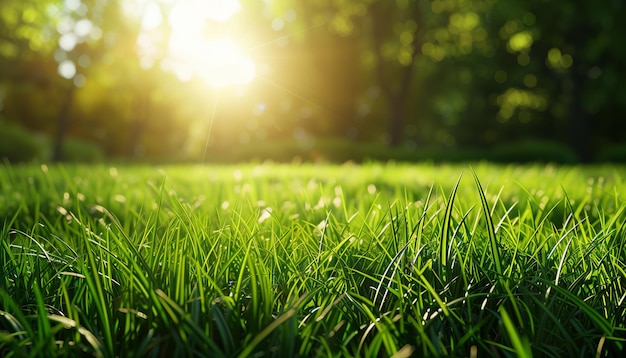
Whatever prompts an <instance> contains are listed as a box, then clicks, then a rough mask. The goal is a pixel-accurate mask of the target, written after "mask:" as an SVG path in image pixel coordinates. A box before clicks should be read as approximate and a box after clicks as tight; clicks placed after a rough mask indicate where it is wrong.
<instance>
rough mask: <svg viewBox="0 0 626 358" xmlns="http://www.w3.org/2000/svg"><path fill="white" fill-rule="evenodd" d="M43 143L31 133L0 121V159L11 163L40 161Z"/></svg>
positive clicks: (15, 125)
mask: <svg viewBox="0 0 626 358" xmlns="http://www.w3.org/2000/svg"><path fill="white" fill-rule="evenodd" d="M42 154H43V143H42V141H41V140H40V139H39V138H37V137H36V136H35V135H34V134H33V133H31V132H29V131H28V130H26V129H24V128H22V127H21V126H19V125H17V124H13V123H6V122H2V121H0V159H5V160H8V161H9V162H12V163H19V162H27V161H32V160H35V159H40V158H41V156H42Z"/></svg>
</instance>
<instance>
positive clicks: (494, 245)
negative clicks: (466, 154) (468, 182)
mask: <svg viewBox="0 0 626 358" xmlns="http://www.w3.org/2000/svg"><path fill="white" fill-rule="evenodd" d="M472 174H473V175H474V180H475V181H476V187H477V188H478V194H480V202H481V204H482V208H483V213H484V214H485V221H486V222H487V234H488V235H489V247H490V249H491V255H492V257H493V262H494V265H495V268H496V273H497V274H498V280H499V281H500V280H502V278H503V271H502V261H500V248H499V247H498V240H497V238H496V229H495V227H494V225H493V219H492V218H491V214H490V211H489V203H487V198H486V197H485V192H484V191H483V187H482V185H480V180H478V175H476V172H475V171H474V170H473V169H472Z"/></svg>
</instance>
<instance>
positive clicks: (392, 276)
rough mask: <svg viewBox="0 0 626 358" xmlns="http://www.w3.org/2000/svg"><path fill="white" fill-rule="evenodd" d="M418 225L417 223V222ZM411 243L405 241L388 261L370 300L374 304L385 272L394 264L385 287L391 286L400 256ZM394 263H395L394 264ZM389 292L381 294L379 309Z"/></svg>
mask: <svg viewBox="0 0 626 358" xmlns="http://www.w3.org/2000/svg"><path fill="white" fill-rule="evenodd" d="M424 217H425V216H424V215H422V216H421V217H420V219H419V220H420V221H421V220H423V219H424ZM418 225H419V223H418ZM410 243H411V240H409V241H407V243H406V244H404V246H403V247H402V248H401V249H400V250H399V251H398V252H397V253H396V255H395V256H394V257H393V258H392V259H391V262H389V265H387V267H386V268H385V271H384V272H383V275H382V277H381V279H380V281H379V282H378V286H377V287H376V294H375V295H374V299H373V300H372V301H373V303H374V304H376V300H377V299H378V294H379V292H380V289H381V288H382V285H383V282H384V281H385V278H387V273H388V272H389V270H390V269H391V267H392V266H394V268H393V273H392V274H391V275H390V276H389V277H388V284H387V287H390V286H391V282H392V281H393V278H394V276H395V274H396V272H397V270H398V266H399V265H400V261H401V259H402V256H403V255H404V253H405V251H406V249H407V248H408V247H409V244H410ZM394 263H395V265H394ZM388 292H389V290H385V293H384V294H383V297H382V298H381V300H380V306H379V307H378V309H379V310H382V309H383V305H384V303H385V299H386V298H387V293H388Z"/></svg>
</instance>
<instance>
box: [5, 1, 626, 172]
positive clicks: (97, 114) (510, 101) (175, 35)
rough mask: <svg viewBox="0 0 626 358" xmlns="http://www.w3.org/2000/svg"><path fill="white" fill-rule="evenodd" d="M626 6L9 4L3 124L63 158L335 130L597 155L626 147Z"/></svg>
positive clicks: (217, 147) (403, 143) (192, 152)
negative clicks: (81, 144) (532, 142)
mask: <svg viewBox="0 0 626 358" xmlns="http://www.w3.org/2000/svg"><path fill="white" fill-rule="evenodd" d="M625 14H626V6H625V5H624V4H623V2H622V1H618V0H607V1H603V2H589V1H582V0H575V1H567V2H565V1H552V2H549V1H544V0H530V1H528V0H524V1H522V0H394V1H391V0H310V1H296V0H273V1H263V2H259V1H251V0H241V1H235V0H234V1H216V0H214V1H213V0H212V1H198V0H132V1H121V0H4V1H2V2H1V3H0V121H2V122H10V123H17V124H19V125H21V126H22V127H24V128H26V129H28V130H29V131H31V132H33V133H37V134H38V135H40V136H43V137H45V138H48V140H49V141H50V143H52V144H51V148H52V150H51V155H52V157H53V158H55V159H62V155H63V154H62V153H63V152H62V143H63V141H64V140H65V139H67V138H78V139H81V140H83V141H87V142H89V143H93V144H94V145H97V146H98V147H100V148H101V149H102V151H103V152H104V153H105V154H106V155H108V156H112V157H128V156H130V157H137V156H139V157H149V158H155V157H168V158H173V157H188V158H199V157H200V156H202V155H203V153H204V152H205V151H207V150H208V151H210V152H212V153H220V152H226V151H229V150H233V149H234V148H236V147H237V146H241V145H254V144H255V143H266V142H277V141H295V142H297V143H298V145H299V146H307V145H310V143H312V142H314V141H316V140H320V139H328V138H333V139H343V140H346V141H356V142H361V143H376V144H379V145H389V146H398V147H408V148H415V150H417V151H419V150H426V149H433V148H492V147H495V146H498V145H502V144H507V143H511V142H515V141H523V140H527V139H540V140H544V141H551V142H554V143H561V144H563V145H566V146H569V147H570V148H572V149H573V150H574V152H575V153H576V155H577V156H578V159H579V160H581V161H591V160H593V159H594V158H595V153H597V152H598V151H599V150H601V149H602V148H603V147H605V146H607V145H610V144H615V143H623V142H624V141H625V140H626V125H625V124H624V121H622V120H621V118H620V117H621V116H622V115H623V113H626V112H625V109H626V85H625V84H624V81H623V78H622V72H623V63H624V62H625V61H626V46H623V45H624V36H623V35H624V34H626V28H625V26H626V25H625V24H624V22H623V21H620V19H621V18H622V17H623V16H624V15H625ZM246 66H247V67H246ZM228 76H231V77H228ZM228 81H232V82H233V83H229V82H228ZM216 84H217V85H216ZM226 85H228V86H226Z"/></svg>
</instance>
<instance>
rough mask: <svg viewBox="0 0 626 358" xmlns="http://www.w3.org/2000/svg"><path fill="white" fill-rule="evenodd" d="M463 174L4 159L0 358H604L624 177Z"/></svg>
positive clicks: (618, 257)
mask: <svg viewBox="0 0 626 358" xmlns="http://www.w3.org/2000/svg"><path fill="white" fill-rule="evenodd" d="M463 169H464V168H462V167H460V166H447V165H420V166H410V165H399V164H386V165H381V164H369V165H364V166H356V165H352V164H346V165H342V166H329V165H319V164H318V165H312V164H311V165H278V164H274V165H268V164H265V165H242V166H210V167H209V166H170V167H165V168H162V169H155V168H152V167H130V166H122V167H106V166H101V165H96V166H74V165H66V166H60V165H59V166H46V165H42V166H10V165H5V166H3V167H2V170H0V222H2V226H0V237H2V240H0V270H1V272H3V273H4V274H3V275H0V352H1V353H2V354H3V355H4V356H9V357H10V356H26V355H30V356H38V355H41V356H76V355H84V354H88V355H93V356H100V357H109V356H110V357H114V356H160V355H165V354H167V355H176V356H195V355H203V356H206V355H211V356H228V357H232V356H242V357H243V356H251V355H259V356H260V355H275V356H381V355H383V356H392V355H394V354H399V355H402V356H409V355H414V356H470V355H472V354H473V353H475V354H477V355H478V356H490V355H496V356H509V355H514V354H517V355H520V356H531V355H534V356H578V355H583V356H589V355H592V356H593V355H596V354H598V355H600V356H620V355H622V354H623V352H624V349H625V348H624V344H626V341H625V340H624V336H625V334H626V313H625V312H626V309H625V308H626V306H625V299H626V287H625V286H624V282H625V280H626V272H625V271H624V269H623V268H624V267H625V265H626V250H624V248H625V246H624V245H625V244H624V243H625V242H626V241H625V240H624V235H625V234H626V231H625V226H624V224H623V223H624V222H625V220H626V197H625V196H624V195H625V193H623V192H621V191H620V190H617V189H618V188H621V187H622V186H623V185H624V178H625V177H626V172H625V171H624V169H623V168H621V167H611V166H603V167H588V168H577V167H570V168H560V167H555V166H539V165H535V166H524V167H521V166H506V167H505V166H493V165H486V164H478V165H476V166H475V167H474V168H472V170H473V171H474V172H475V178H476V182H475V183H474V184H473V183H471V181H470V182H468V181H467V180H465V179H464V178H463V179H461V180H459V181H456V180H457V178H459V173H460V172H461V171H463ZM479 178H480V181H479V180H478V179H479ZM9 204H10V205H9ZM558 215H560V216H562V217H563V218H562V220H561V221H560V223H557V221H556V220H555V219H556V218H555V216H558Z"/></svg>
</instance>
